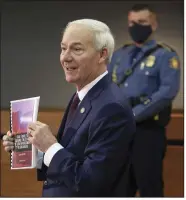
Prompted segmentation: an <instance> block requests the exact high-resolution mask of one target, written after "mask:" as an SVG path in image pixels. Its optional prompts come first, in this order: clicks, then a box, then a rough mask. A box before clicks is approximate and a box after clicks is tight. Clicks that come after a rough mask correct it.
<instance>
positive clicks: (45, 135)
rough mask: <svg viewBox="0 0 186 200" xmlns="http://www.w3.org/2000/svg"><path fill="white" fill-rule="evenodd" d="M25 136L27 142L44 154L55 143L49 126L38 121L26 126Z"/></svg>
mask: <svg viewBox="0 0 186 200" xmlns="http://www.w3.org/2000/svg"><path fill="white" fill-rule="evenodd" d="M27 134H28V140H29V142H30V143H32V144H33V145H34V146H35V147H36V148H37V149H39V150H40V151H42V152H44V153H45V152H46V151H47V150H48V148H49V147H50V146H52V145H53V144H54V143H56V142H57V140H56V138H55V137H54V136H53V134H52V132H51V130H50V128H49V126H48V125H46V124H43V123H41V122H39V121H37V122H35V123H30V124H29V125H28V130H27Z"/></svg>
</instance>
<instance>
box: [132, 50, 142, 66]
mask: <svg viewBox="0 0 186 200" xmlns="http://www.w3.org/2000/svg"><path fill="white" fill-rule="evenodd" d="M140 51H141V48H140V47H135V48H134V50H133V51H132V57H131V61H132V63H133V61H135V60H136V58H137V55H138V53H139V52H140Z"/></svg>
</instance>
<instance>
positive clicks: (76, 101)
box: [66, 93, 80, 124]
mask: <svg viewBox="0 0 186 200" xmlns="http://www.w3.org/2000/svg"><path fill="white" fill-rule="evenodd" d="M79 102H80V99H79V97H78V93H76V95H75V96H74V98H73V101H72V103H71V105H70V108H69V111H68V115H67V121H66V124H68V123H69V122H70V121H71V120H72V117H73V115H74V113H75V111H76V109H77V107H78V104H79Z"/></svg>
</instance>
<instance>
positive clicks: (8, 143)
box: [3, 140, 14, 147]
mask: <svg viewBox="0 0 186 200" xmlns="http://www.w3.org/2000/svg"><path fill="white" fill-rule="evenodd" d="M3 146H5V147H6V146H14V143H13V142H10V141H7V140H6V141H3Z"/></svg>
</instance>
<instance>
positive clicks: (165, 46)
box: [158, 42, 176, 52]
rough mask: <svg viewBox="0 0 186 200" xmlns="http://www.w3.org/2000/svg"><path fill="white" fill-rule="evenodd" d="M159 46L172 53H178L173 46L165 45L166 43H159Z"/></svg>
mask: <svg viewBox="0 0 186 200" xmlns="http://www.w3.org/2000/svg"><path fill="white" fill-rule="evenodd" d="M158 45H160V46H161V47H162V48H164V49H166V50H168V51H170V52H176V51H175V50H174V49H173V48H172V47H171V46H169V45H168V44H165V43H164V42H158Z"/></svg>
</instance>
